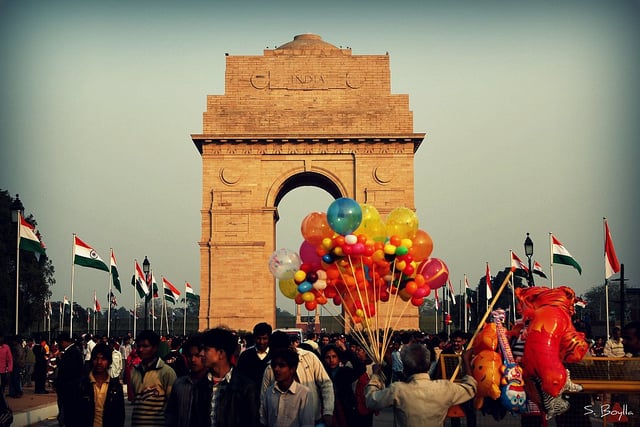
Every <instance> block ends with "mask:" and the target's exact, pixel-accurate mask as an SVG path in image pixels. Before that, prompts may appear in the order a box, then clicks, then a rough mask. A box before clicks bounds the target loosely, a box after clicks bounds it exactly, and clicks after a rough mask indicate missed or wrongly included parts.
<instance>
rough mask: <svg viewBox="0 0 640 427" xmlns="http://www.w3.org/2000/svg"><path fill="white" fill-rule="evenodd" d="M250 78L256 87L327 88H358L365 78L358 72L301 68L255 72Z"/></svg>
mask: <svg viewBox="0 0 640 427" xmlns="http://www.w3.org/2000/svg"><path fill="white" fill-rule="evenodd" d="M249 80H250V82H251V86H253V87H254V88H256V89H265V88H269V89H287V90H327V89H358V88H359V87H360V86H361V85H362V82H363V80H364V79H363V78H362V77H361V76H359V75H357V73H340V72H317V71H302V70H300V71H295V72H294V73H293V74H289V75H278V74H272V73H271V71H267V72H255V73H253V74H252V75H251V78H250V79H249Z"/></svg>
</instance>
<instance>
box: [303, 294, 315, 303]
mask: <svg viewBox="0 0 640 427" xmlns="http://www.w3.org/2000/svg"><path fill="white" fill-rule="evenodd" d="M314 299H316V296H315V295H314V294H313V292H305V293H303V294H302V301H304V302H309V301H313V300H314Z"/></svg>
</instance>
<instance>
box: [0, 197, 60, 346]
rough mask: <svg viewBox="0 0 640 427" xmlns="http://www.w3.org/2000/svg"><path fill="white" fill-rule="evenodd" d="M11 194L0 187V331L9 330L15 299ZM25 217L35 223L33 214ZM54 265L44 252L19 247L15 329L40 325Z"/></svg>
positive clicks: (27, 329)
mask: <svg viewBox="0 0 640 427" xmlns="http://www.w3.org/2000/svg"><path fill="white" fill-rule="evenodd" d="M12 202H13V198H12V197H11V194H10V193H9V192H8V191H6V190H2V189H0V283H2V284H3V286H1V287H0V333H4V334H8V333H13V331H14V329H15V303H16V287H15V283H16V244H17V241H18V234H17V233H18V230H17V228H18V226H17V224H15V223H13V222H12V221H11V204H12ZM25 219H26V220H27V221H28V222H29V223H31V224H33V225H37V222H36V220H35V218H34V217H33V215H28V216H26V217H25ZM54 273H55V269H54V267H53V263H52V262H51V260H50V259H49V258H48V257H47V256H46V255H40V256H39V257H37V256H36V254H34V253H32V252H28V251H24V250H21V251H20V283H19V284H18V289H19V292H18V303H19V312H18V322H19V324H18V330H19V331H20V333H21V334H31V333H33V332H36V331H41V330H43V329H44V323H43V319H44V315H45V301H47V300H48V299H49V297H50V296H51V291H50V287H51V286H53V285H54V284H55V278H54Z"/></svg>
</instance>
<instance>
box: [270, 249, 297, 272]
mask: <svg viewBox="0 0 640 427" xmlns="http://www.w3.org/2000/svg"><path fill="white" fill-rule="evenodd" d="M301 264H302V262H301V261H300V256H299V255H298V254H297V253H296V252H294V251H291V250H289V249H284V248H283V249H278V250H277V251H275V252H273V253H272V254H271V257H269V271H270V272H271V274H273V276H274V277H275V278H276V279H293V275H294V274H295V273H296V271H298V270H299V269H300V265H301Z"/></svg>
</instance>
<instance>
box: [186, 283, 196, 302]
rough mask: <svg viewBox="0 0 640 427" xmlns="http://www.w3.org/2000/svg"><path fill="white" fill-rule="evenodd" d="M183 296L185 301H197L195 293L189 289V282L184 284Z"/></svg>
mask: <svg viewBox="0 0 640 427" xmlns="http://www.w3.org/2000/svg"><path fill="white" fill-rule="evenodd" d="M184 295H185V296H186V297H187V299H193V300H197V299H198V295H196V294H195V292H193V288H192V287H191V285H190V284H189V282H186V283H185V290H184Z"/></svg>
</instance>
